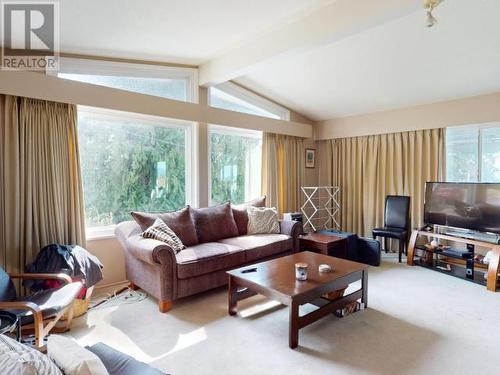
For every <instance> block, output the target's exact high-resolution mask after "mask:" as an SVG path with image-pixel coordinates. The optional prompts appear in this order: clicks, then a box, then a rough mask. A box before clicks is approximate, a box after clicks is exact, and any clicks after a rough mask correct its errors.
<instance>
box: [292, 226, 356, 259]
mask: <svg viewBox="0 0 500 375" xmlns="http://www.w3.org/2000/svg"><path fill="white" fill-rule="evenodd" d="M299 241H300V250H301V251H304V250H310V251H314V252H319V253H321V254H324V255H331V256H334V257H337V258H343V259H346V258H347V240H346V239H345V238H343V237H337V236H332V235H326V234H321V233H314V232H311V233H307V234H303V235H301V236H299Z"/></svg>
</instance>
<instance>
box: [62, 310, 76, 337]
mask: <svg viewBox="0 0 500 375" xmlns="http://www.w3.org/2000/svg"><path fill="white" fill-rule="evenodd" d="M74 313H75V308H74V305H72V306H71V307H70V308H69V310H68V316H67V319H66V326H65V327H64V328H65V329H66V331H69V330H70V329H71V322H72V321H73V315H74Z"/></svg>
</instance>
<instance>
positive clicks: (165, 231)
mask: <svg viewBox="0 0 500 375" xmlns="http://www.w3.org/2000/svg"><path fill="white" fill-rule="evenodd" d="M141 236H142V237H144V238H152V239H153V240H159V241H162V242H165V243H166V244H167V245H168V246H170V248H171V249H172V250H174V251H175V252H176V253H178V252H179V251H181V250H182V249H185V248H186V246H184V244H183V243H182V241H181V240H180V239H179V237H177V236H176V235H175V233H174V232H173V231H172V229H170V228H169V227H168V225H167V224H165V222H164V221H163V220H162V219H160V218H158V219H156V221H155V222H154V223H153V225H151V226H150V227H149V228H148V229H146V230H145V231H144V232H142V234H141Z"/></svg>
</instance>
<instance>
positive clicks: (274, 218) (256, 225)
mask: <svg viewBox="0 0 500 375" xmlns="http://www.w3.org/2000/svg"><path fill="white" fill-rule="evenodd" d="M247 212H248V228H247V229H248V231H247V232H248V233H247V234H268V233H280V223H279V220H278V211H277V210H276V208H274V207H273V208H267V207H252V206H249V207H247Z"/></svg>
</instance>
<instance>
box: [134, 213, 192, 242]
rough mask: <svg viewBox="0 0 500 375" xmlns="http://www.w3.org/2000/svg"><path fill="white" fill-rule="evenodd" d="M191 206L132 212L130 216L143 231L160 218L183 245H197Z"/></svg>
mask: <svg viewBox="0 0 500 375" xmlns="http://www.w3.org/2000/svg"><path fill="white" fill-rule="evenodd" d="M191 211H192V208H191V207H189V206H186V207H184V208H181V209H180V210H177V211H173V212H165V213H146V212H135V211H134V212H132V213H131V214H132V217H133V218H134V220H135V221H136V222H137V224H139V226H140V227H141V230H142V231H143V232H144V231H145V230H146V229H148V228H149V227H150V226H151V225H153V223H154V222H155V220H156V219H158V218H160V219H162V220H163V222H164V223H165V224H167V225H168V227H169V228H170V229H172V230H173V231H174V233H175V234H176V235H177V237H179V238H180V240H181V241H182V243H183V244H184V245H185V246H193V245H198V243H199V242H198V237H197V235H196V229H195V228H194V222H193V217H192V215H191Z"/></svg>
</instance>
